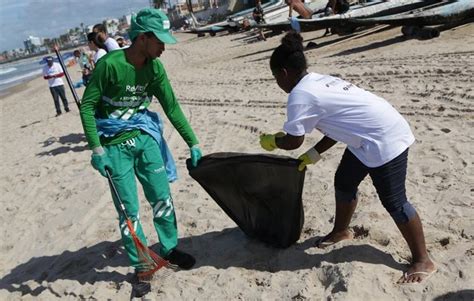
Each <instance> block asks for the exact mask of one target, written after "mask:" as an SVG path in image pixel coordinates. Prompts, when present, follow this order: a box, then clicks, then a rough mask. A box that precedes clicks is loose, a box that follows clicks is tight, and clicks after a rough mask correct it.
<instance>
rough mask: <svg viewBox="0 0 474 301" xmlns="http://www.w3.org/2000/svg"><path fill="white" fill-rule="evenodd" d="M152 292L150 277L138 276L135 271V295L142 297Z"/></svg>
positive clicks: (133, 290)
mask: <svg viewBox="0 0 474 301" xmlns="http://www.w3.org/2000/svg"><path fill="white" fill-rule="evenodd" d="M149 292H151V284H150V279H145V278H141V277H138V272H135V274H134V275H133V279H132V293H133V296H134V297H137V298H140V297H143V296H145V295H146V294H148V293H149Z"/></svg>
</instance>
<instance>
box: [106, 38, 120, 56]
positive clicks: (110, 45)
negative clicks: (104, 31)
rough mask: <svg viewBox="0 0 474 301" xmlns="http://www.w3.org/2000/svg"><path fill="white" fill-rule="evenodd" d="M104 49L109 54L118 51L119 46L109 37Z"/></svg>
mask: <svg viewBox="0 0 474 301" xmlns="http://www.w3.org/2000/svg"><path fill="white" fill-rule="evenodd" d="M104 44H105V47H106V48H107V51H108V52H110V51H113V50H117V49H120V46H119V44H118V43H117V41H115V40H114V39H112V38H111V37H108V38H107V39H106V40H105V42H104Z"/></svg>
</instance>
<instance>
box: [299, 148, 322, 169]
mask: <svg viewBox="0 0 474 301" xmlns="http://www.w3.org/2000/svg"><path fill="white" fill-rule="evenodd" d="M298 160H301V163H300V165H299V166H298V170H299V171H303V170H304V168H305V167H306V165H309V164H315V163H316V162H318V161H319V160H321V155H320V154H319V153H318V151H317V150H315V149H314V147H312V148H310V149H309V150H308V151H307V152H306V153H304V154H302V155H301V156H299V157H298Z"/></svg>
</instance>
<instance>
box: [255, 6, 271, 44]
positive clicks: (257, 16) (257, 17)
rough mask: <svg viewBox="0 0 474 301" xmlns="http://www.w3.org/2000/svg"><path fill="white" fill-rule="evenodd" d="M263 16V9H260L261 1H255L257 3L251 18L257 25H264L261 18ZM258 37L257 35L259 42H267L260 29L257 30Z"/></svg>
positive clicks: (263, 20)
mask: <svg viewBox="0 0 474 301" xmlns="http://www.w3.org/2000/svg"><path fill="white" fill-rule="evenodd" d="M263 16H264V12H263V7H262V2H261V0H257V2H256V3H255V8H254V9H253V12H252V17H253V19H254V20H255V22H256V23H257V24H264V23H265V19H264V18H263ZM258 35H259V39H260V40H264V41H266V40H267V39H266V38H265V35H264V34H263V30H262V29H261V28H259V29H258Z"/></svg>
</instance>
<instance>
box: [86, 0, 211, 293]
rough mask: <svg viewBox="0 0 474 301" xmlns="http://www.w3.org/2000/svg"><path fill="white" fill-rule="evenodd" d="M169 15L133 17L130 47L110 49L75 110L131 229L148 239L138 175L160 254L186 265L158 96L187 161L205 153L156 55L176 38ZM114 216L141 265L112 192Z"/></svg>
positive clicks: (190, 261) (149, 12) (189, 262)
mask: <svg viewBox="0 0 474 301" xmlns="http://www.w3.org/2000/svg"><path fill="white" fill-rule="evenodd" d="M169 24H170V23H169V20H168V18H167V16H166V15H165V14H164V13H163V12H162V11H161V10H158V9H151V8H146V9H143V10H141V11H140V12H139V13H138V14H137V15H136V16H133V17H132V22H131V26H130V32H129V35H130V38H131V39H132V45H131V46H130V47H129V48H126V49H121V50H115V51H112V52H110V53H109V54H108V55H107V56H105V57H103V58H102V59H101V60H100V61H99V63H98V64H97V66H96V68H95V70H94V75H93V76H92V78H91V80H90V82H89V85H88V86H87V88H86V90H85V92H84V96H83V99H82V104H81V109H80V114H81V121H82V125H83V127H84V132H85V135H86V139H87V142H88V144H89V147H90V149H91V150H92V160H91V163H92V166H93V167H94V168H95V169H96V170H98V171H99V172H100V174H101V175H103V176H106V169H107V170H108V171H109V172H110V174H111V178H112V181H113V183H114V184H115V186H116V189H117V192H118V194H119V196H120V198H121V199H122V201H123V203H124V205H125V207H126V208H125V209H126V212H127V214H128V216H129V217H130V218H131V220H132V221H133V224H134V225H135V226H136V234H137V236H138V237H139V238H140V239H141V240H142V242H143V243H144V244H146V238H145V234H144V233H143V229H142V226H141V222H140V216H139V201H138V195H137V188H136V179H135V178H136V177H137V178H138V180H139V181H140V183H141V184H142V187H143V190H144V193H145V196H146V199H147V200H148V202H149V203H150V205H151V206H152V208H153V223H154V226H155V229H156V232H157V234H158V237H159V240H160V250H159V253H160V255H161V256H162V257H163V258H164V259H166V260H168V261H169V262H170V263H171V264H173V265H177V266H179V267H181V268H183V269H190V268H191V267H192V266H193V265H194V263H195V259H194V257H193V256H191V255H190V254H187V253H185V252H183V251H181V250H179V249H177V245H178V233H177V222H176V216H175V211H174V205H173V199H172V197H171V192H170V186H169V181H174V180H176V168H175V165H174V161H173V159H172V156H171V154H170V152H169V149H168V148H167V146H166V142H165V140H164V138H163V136H162V127H163V124H162V121H161V119H160V117H159V115H158V114H157V113H154V112H151V111H149V110H148V109H147V107H148V106H149V105H150V102H151V99H152V97H153V96H155V97H156V98H157V99H158V101H159V102H160V104H161V106H162V108H163V111H164V112H165V114H166V116H167V117H168V119H169V120H170V121H171V123H172V124H173V126H174V127H175V128H176V130H177V131H178V133H179V134H180V135H181V137H182V138H183V139H184V141H185V142H186V144H187V145H188V147H189V149H190V156H191V162H192V165H193V166H194V167H195V166H197V164H198V161H199V160H200V158H201V156H202V154H201V150H200V148H199V146H198V140H197V138H196V136H195V134H194V132H193V130H192V128H191V126H190V125H189V122H188V120H187V119H186V117H185V115H184V114H183V112H182V110H181V107H180V105H179V103H178V101H177V99H176V97H175V95H174V93H173V89H172V88H171V85H170V82H169V80H168V77H167V74H166V71H165V69H164V67H163V64H162V63H161V62H160V60H158V59H157V58H158V57H160V56H161V55H162V53H163V52H164V51H165V44H174V43H176V42H177V41H176V39H175V38H174V37H173V36H172V35H171V34H170V32H169V28H170V26H169ZM112 197H113V200H114V204H115V207H116V209H117V212H118V215H119V226H120V230H121V235H122V242H123V244H124V246H125V250H126V252H127V254H128V258H129V260H130V262H131V265H132V267H134V268H135V271H136V274H135V275H136V277H135V278H136V279H135V280H136V281H137V283H139V284H142V283H144V282H146V280H145V279H140V277H138V273H139V272H140V271H141V269H143V267H142V266H141V264H140V261H139V258H138V257H137V250H136V248H135V245H134V243H133V239H132V237H131V236H130V233H129V232H128V230H127V226H126V224H125V216H124V215H123V213H122V212H121V210H120V209H119V203H118V201H117V200H116V199H115V196H114V195H113V194H112Z"/></svg>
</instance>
